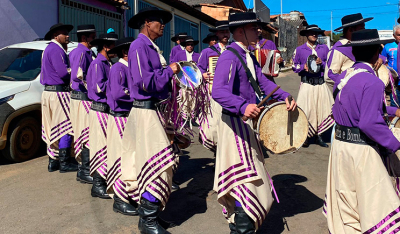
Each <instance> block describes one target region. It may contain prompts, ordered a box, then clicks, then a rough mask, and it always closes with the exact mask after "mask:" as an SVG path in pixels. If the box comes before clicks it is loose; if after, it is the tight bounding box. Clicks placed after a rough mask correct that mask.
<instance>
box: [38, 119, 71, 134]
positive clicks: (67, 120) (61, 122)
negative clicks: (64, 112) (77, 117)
mask: <svg viewBox="0 0 400 234" xmlns="http://www.w3.org/2000/svg"><path fill="white" fill-rule="evenodd" d="M68 121H69V119H66V120H64V121H62V122H61V123H59V124H57V125H56V126H54V127H53V128H51V130H50V132H52V131H53V130H54V129H56V128H58V127H59V126H60V125H62V124H64V123H66V122H68ZM42 131H43V132H44V126H42Z"/></svg>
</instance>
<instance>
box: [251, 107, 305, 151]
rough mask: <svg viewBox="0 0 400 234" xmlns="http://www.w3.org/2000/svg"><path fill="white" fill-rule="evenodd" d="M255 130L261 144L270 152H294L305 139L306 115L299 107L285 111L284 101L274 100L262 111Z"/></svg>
mask: <svg viewBox="0 0 400 234" xmlns="http://www.w3.org/2000/svg"><path fill="white" fill-rule="evenodd" d="M257 132H258V134H259V138H260V141H261V144H262V145H263V146H264V147H265V148H267V149H268V150H269V151H270V152H271V153H273V154H288V153H294V152H296V151H297V150H298V149H299V148H300V147H301V146H302V145H303V143H304V142H305V141H306V139H307V134H308V120H307V116H306V115H305V114H304V111H303V110H302V109H301V108H300V107H297V108H296V110H295V111H287V110H286V103H285V102H276V103H274V104H272V105H270V106H266V109H265V110H264V111H263V112H262V114H261V116H260V118H259V119H258V122H257Z"/></svg>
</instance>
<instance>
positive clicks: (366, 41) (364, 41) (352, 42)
mask: <svg viewBox="0 0 400 234" xmlns="http://www.w3.org/2000/svg"><path fill="white" fill-rule="evenodd" d="M379 40H380V39H379V38H372V39H367V40H359V41H351V42H350V44H363V43H369V42H376V41H379Z"/></svg>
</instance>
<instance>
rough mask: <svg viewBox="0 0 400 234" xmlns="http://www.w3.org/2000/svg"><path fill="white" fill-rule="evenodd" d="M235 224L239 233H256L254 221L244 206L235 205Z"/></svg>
mask: <svg viewBox="0 0 400 234" xmlns="http://www.w3.org/2000/svg"><path fill="white" fill-rule="evenodd" d="M235 224H236V233H237V234H255V233H256V227H255V224H254V221H253V220H252V219H251V218H250V217H249V216H248V215H247V214H246V212H245V211H244V209H243V207H235Z"/></svg>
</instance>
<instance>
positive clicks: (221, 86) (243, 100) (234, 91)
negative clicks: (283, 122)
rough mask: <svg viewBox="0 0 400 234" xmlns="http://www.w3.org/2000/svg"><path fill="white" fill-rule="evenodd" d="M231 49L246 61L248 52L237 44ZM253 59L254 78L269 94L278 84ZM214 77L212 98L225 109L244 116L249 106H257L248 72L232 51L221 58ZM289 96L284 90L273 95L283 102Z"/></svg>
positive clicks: (223, 54) (226, 52) (232, 45)
mask: <svg viewBox="0 0 400 234" xmlns="http://www.w3.org/2000/svg"><path fill="white" fill-rule="evenodd" d="M229 47H232V48H234V49H235V50H237V51H238V52H239V55H240V56H242V58H243V60H244V61H246V52H245V51H244V50H243V49H242V48H241V47H240V46H239V45H237V44H236V42H234V43H232V44H231V45H230V46H229ZM229 47H228V48H229ZM251 57H252V59H253V63H254V69H255V75H256V77H254V78H255V79H257V80H258V83H259V86H260V89H261V90H262V91H264V92H265V93H267V94H269V93H270V92H271V91H272V90H273V89H274V88H275V87H276V84H275V83H273V82H272V81H270V80H269V79H268V78H267V77H265V76H264V75H263V74H262V71H261V67H260V65H259V64H258V63H257V60H256V58H255V57H254V56H253V55H251ZM214 77H218V78H217V79H214V85H213V90H212V98H213V99H214V100H215V101H216V102H218V103H219V104H220V105H221V106H222V107H223V108H224V109H226V110H228V111H229V112H231V113H234V114H237V115H243V114H244V113H245V110H246V107H247V106H248V105H249V104H256V102H257V96H256V94H255V91H254V89H253V87H252V86H251V84H250V82H249V79H248V78H247V75H246V71H245V69H244V68H243V66H242V64H241V62H240V60H239V59H238V58H237V57H236V55H235V54H233V53H232V52H231V51H229V50H227V51H225V52H224V53H222V54H221V56H220V57H219V59H218V62H217V67H216V69H215V76H214ZM288 96H289V93H287V92H285V91H283V90H282V89H278V90H277V91H276V92H275V93H274V94H273V95H272V97H273V98H275V99H277V100H282V101H283V100H285V99H286V98H287V97H288Z"/></svg>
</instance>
